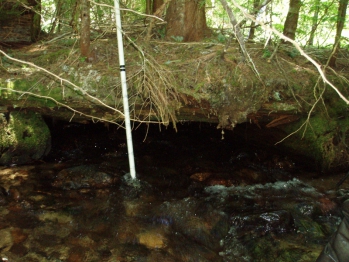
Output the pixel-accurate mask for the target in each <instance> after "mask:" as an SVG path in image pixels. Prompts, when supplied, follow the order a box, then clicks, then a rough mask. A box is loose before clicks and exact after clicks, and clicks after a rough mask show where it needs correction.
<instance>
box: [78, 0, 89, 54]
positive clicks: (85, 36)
mask: <svg viewBox="0 0 349 262" xmlns="http://www.w3.org/2000/svg"><path fill="white" fill-rule="evenodd" d="M80 8H81V13H80V14H81V29H80V52H81V56H84V57H88V56H89V53H90V1H88V0H81V7H80Z"/></svg>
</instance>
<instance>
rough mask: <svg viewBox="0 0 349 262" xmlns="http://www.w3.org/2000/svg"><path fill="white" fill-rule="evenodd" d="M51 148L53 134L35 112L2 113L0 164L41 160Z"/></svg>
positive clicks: (0, 121) (0, 117)
mask: <svg viewBox="0 0 349 262" xmlns="http://www.w3.org/2000/svg"><path fill="white" fill-rule="evenodd" d="M50 149H51V134H50V130H49V128H48V127H47V125H46V123H45V121H44V120H43V119H42V117H41V116H40V115H39V114H36V113H34V112H28V113H25V112H11V113H9V114H7V115H5V114H2V115H0V165H11V164H26V163H30V162H32V161H35V160H39V159H40V158H41V157H43V156H44V155H46V154H47V153H48V152H49V151H50Z"/></svg>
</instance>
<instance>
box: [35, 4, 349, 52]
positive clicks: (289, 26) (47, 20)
mask: <svg viewBox="0 0 349 262" xmlns="http://www.w3.org/2000/svg"><path fill="white" fill-rule="evenodd" d="M87 3H88V4H89V5H90V7H91V28H92V29H93V30H92V33H95V34H96V35H98V33H100V34H102V33H105V32H107V31H109V30H111V29H112V27H113V25H114V24H113V23H111V21H112V19H113V10H112V8H111V7H112V6H113V1H111V0H106V1H99V0H98V1H97V0H96V1H87ZM120 3H121V7H123V8H124V9H125V10H127V12H124V13H123V22H124V25H125V31H126V33H127V31H128V30H130V28H134V27H137V26H139V27H142V26H143V27H144V26H145V25H146V24H147V23H149V22H150V20H151V19H150V17H147V16H145V15H144V14H149V15H151V14H155V15H156V16H159V17H160V18H162V19H164V20H165V21H166V22H167V23H190V26H193V25H195V24H196V23H197V22H194V23H192V21H195V20H194V19H196V18H197V17H200V16H203V17H204V16H205V15H206V23H207V26H208V27H209V28H211V29H212V30H213V33H215V36H216V38H217V41H224V40H225V38H227V37H229V35H230V34H231V33H232V32H231V30H232V27H233V26H232V24H231V23H230V21H229V19H230V18H229V16H228V15H227V12H226V11H225V10H224V7H223V5H225V6H227V5H228V7H230V8H232V11H233V14H234V16H235V18H236V22H237V26H238V27H239V28H240V29H241V32H242V33H243V35H244V37H245V38H246V39H249V40H256V41H262V42H266V41H267V40H268V39H269V37H272V40H273V41H275V40H277V39H275V37H274V36H271V35H270V32H266V30H264V29H263V28H262V27H261V26H260V24H258V23H256V21H251V20H250V19H248V18H246V14H244V13H243V12H248V14H249V15H252V16H253V17H255V18H256V19H257V20H258V22H260V23H263V24H265V25H268V26H270V27H273V28H275V29H276V30H278V31H280V32H283V34H284V35H285V36H288V37H290V38H291V39H295V40H296V41H297V42H298V43H300V44H301V45H302V46H316V47H330V46H332V45H333V44H334V43H335V40H336V39H337V38H338V40H339V38H340V40H341V46H342V47H344V48H347V47H348V44H349V38H348V37H349V30H348V29H346V28H345V27H344V25H345V21H346V20H347V16H346V9H347V5H348V1H346V0H341V1H338V0H330V1H321V0H311V1H310V0H308V1H300V0H291V1H285V0H284V1H275V0H274V1H272V0H263V1H262V0H254V1H229V0H228V1H227V3H225V1H219V0H218V1H217V0H212V1H202V0H194V1H192V0H172V1H165V2H164V1H163V0H146V1H144V0H142V1H140V0H139V1H120ZM83 4H84V0H80V1H77V0H69V1H64V0H56V1H51V0H47V1H42V2H41V12H40V13H41V19H42V29H43V30H44V31H45V32H46V33H48V34H52V33H60V32H67V31H69V30H75V32H77V30H79V27H80V17H81V16H80V13H79V8H80V6H81V5H83ZM222 4H223V5H222ZM107 5H109V6H107ZM163 5H164V6H163ZM173 10H175V12H173ZM203 12H205V13H204V14H202V13H203ZM181 17H182V18H183V17H185V19H184V20H185V21H184V20H183V21H179V20H180V19H181ZM172 20H174V21H172ZM156 21H157V23H158V24H163V23H161V21H160V20H156ZM199 23H201V25H198V27H197V28H196V29H197V30H199V31H200V30H201V31H202V30H205V27H204V25H202V24H204V21H199ZM176 25H177V24H176ZM172 26H173V25H167V28H166V26H162V27H158V29H157V30H156V35H155V36H154V35H153V37H157V38H165V37H167V38H169V39H171V38H172V39H173V40H175V41H179V42H181V41H183V40H184V41H192V40H201V39H200V38H202V36H196V38H195V37H192V38H189V39H185V36H184V33H185V30H182V34H181V31H174V33H175V34H173V32H172V31H171V30H168V29H171V28H172ZM187 26H188V25H187ZM166 29H167V30H166ZM203 33H207V32H202V33H201V34H202V35H204V34H203ZM182 37H183V39H182ZM336 37H337V38H336Z"/></svg>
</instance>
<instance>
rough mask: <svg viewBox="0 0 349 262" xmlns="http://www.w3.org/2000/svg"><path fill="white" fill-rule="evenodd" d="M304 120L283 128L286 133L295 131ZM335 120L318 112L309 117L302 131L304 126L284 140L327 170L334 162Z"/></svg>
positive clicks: (287, 145) (335, 151) (335, 157)
mask: <svg viewBox="0 0 349 262" xmlns="http://www.w3.org/2000/svg"><path fill="white" fill-rule="evenodd" d="M304 121H306V119H305V118H303V119H301V120H300V121H299V122H298V123H297V124H294V125H290V126H288V127H286V128H285V130H286V132H287V133H292V132H295V131H296V130H297V129H298V128H299V127H300V125H301V124H303V123H304ZM337 125H338V124H337V122H336V121H334V120H329V119H328V118H326V117H324V116H322V115H320V114H318V115H315V116H314V117H311V119H310V122H309V125H308V126H307V129H306V131H305V132H304V127H303V128H302V129H301V130H300V131H298V132H297V133H296V134H295V135H294V136H293V137H292V138H291V139H289V140H286V141H285V145H286V147H290V148H292V149H294V150H295V151H297V152H300V153H301V154H304V155H306V156H308V157H309V158H310V159H313V160H315V164H316V166H317V167H319V168H320V169H322V170H328V169H330V168H331V167H333V165H334V164H335V162H336V159H337V150H336V146H335V145H334V144H333V138H334V137H335V136H336V132H337Z"/></svg>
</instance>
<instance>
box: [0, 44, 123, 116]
mask: <svg viewBox="0 0 349 262" xmlns="http://www.w3.org/2000/svg"><path fill="white" fill-rule="evenodd" d="M0 53H1V54H3V55H4V56H5V57H6V58H8V59H10V60H12V61H15V62H18V63H22V64H25V65H29V66H31V67H34V68H36V69H38V70H40V71H43V72H45V73H46V74H48V75H50V76H53V77H54V78H56V79H58V80H59V81H60V82H61V84H63V83H66V84H68V85H69V86H72V87H73V88H74V90H78V91H80V92H81V93H82V94H83V95H85V96H87V97H88V98H90V99H91V100H93V101H95V102H97V103H98V104H100V105H102V106H105V107H106V108H109V109H111V110H112V111H115V112H117V113H119V114H120V115H122V116H124V113H123V112H121V111H120V110H118V109H116V108H114V107H111V106H109V105H107V104H105V103H104V102H103V101H101V100H100V99H98V98H96V97H94V96H91V95H90V94H88V93H87V92H86V91H85V90H84V89H82V88H81V87H79V86H77V85H76V84H74V83H72V82H70V81H69V80H67V79H65V78H62V77H60V76H58V75H56V74H54V73H52V72H50V71H48V70H47V69H45V68H42V67H40V66H37V65H35V64H33V63H30V62H26V61H23V60H19V59H16V58H13V57H11V56H9V55H7V54H6V53H5V52H3V51H2V50H0Z"/></svg>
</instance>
